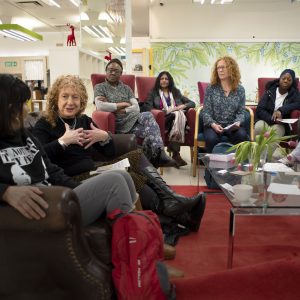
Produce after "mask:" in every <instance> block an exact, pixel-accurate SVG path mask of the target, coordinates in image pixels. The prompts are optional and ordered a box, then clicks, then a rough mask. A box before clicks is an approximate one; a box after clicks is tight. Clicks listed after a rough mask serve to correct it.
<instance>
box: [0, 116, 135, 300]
mask: <svg viewBox="0 0 300 300" xmlns="http://www.w3.org/2000/svg"><path fill="white" fill-rule="evenodd" d="M40 115H41V114H37V113H30V114H29V116H28V117H27V118H26V120H25V126H26V127H27V128H29V129H30V127H32V126H34V124H35V122H36V121H37V119H38V117H40ZM112 138H113V139H114V142H115V144H116V150H117V153H116V156H120V155H122V154H124V153H127V152H129V151H131V150H134V149H136V139H135V136H134V135H133V134H115V135H113V136H112ZM94 159H97V160H103V157H100V156H99V155H97V154H96V153H95V155H94ZM41 189H42V190H43V198H44V199H45V200H46V201H47V202H48V203H49V208H48V210H47V217H46V218H45V219H43V220H40V221H35V220H28V219H26V218H25V217H23V216H22V215H21V214H19V213H18V212H17V211H16V210H15V209H14V208H12V207H10V206H1V204H0V220H1V222H0V245H1V247H0V277H1V280H0V299H3V300H5V299H7V300H8V299H24V300H25V299H30V300H40V299H43V300H48V299H49V300H53V299H55V300H68V299H70V300H82V299H86V300H96V299H97V300H99V299H103V300H104V299H105V300H106V299H107V300H110V299H112V295H113V286H112V279H111V268H112V265H111V230H110V226H109V225H108V224H107V223H106V222H105V220H104V219H103V218H102V219H101V216H99V220H98V221H97V222H95V223H94V224H92V225H89V226H87V227H83V226H82V224H81V212H80V207H79V204H78V201H77V198H76V195H75V194H74V193H73V191H72V190H71V189H68V188H65V187H58V186H51V187H41Z"/></svg>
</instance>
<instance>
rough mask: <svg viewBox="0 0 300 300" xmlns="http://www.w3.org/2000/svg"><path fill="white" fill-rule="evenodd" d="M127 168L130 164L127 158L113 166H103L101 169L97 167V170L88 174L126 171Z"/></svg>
mask: <svg viewBox="0 0 300 300" xmlns="http://www.w3.org/2000/svg"><path fill="white" fill-rule="evenodd" d="M128 167H130V163H129V160H128V158H124V159H122V160H120V161H118V162H116V163H114V164H111V165H105V166H102V167H99V168H98V169H97V170H95V171H91V172H90V174H91V175H93V174H100V173H102V172H104V171H108V170H126V169H127V168H128Z"/></svg>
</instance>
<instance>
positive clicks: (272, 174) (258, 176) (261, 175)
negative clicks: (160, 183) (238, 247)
mask: <svg viewBox="0 0 300 300" xmlns="http://www.w3.org/2000/svg"><path fill="white" fill-rule="evenodd" d="M199 159H201V160H202V162H203V163H204V165H205V168H206V169H207V170H208V171H209V172H210V174H211V175H212V177H213V179H214V180H215V181H216V183H217V184H218V185H219V186H220V188H221V189H222V191H223V192H224V194H225V195H226V197H227V199H228V200H229V202H230V204H231V208H230V220H229V244H228V260H227V267H228V268H232V263H233V254H234V236H235V231H236V218H237V217H239V216H290V215H293V216H295V215H299V216H300V170H299V167H300V165H298V166H296V167H295V169H291V170H286V171H283V170H280V171H279V172H278V171H273V170H269V171H262V170H261V171H259V172H249V171H248V170H247V165H243V166H239V170H237V166H236V165H234V163H233V162H230V161H228V162H224V161H213V160H210V157H209V156H208V155H206V154H200V155H199ZM198 172H200V168H199V169H198ZM198 176H199V173H198ZM236 184H248V185H252V186H253V193H252V195H251V197H250V198H249V199H248V200H246V201H243V202H241V201H238V200H236V199H235V197H234V193H233V190H232V186H234V185H236Z"/></svg>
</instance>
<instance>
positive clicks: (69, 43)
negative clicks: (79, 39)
mask: <svg viewBox="0 0 300 300" xmlns="http://www.w3.org/2000/svg"><path fill="white" fill-rule="evenodd" d="M67 26H69V27H70V29H71V31H72V33H71V34H69V35H68V40H67V46H76V39H75V34H74V29H75V27H74V26H73V25H70V24H67Z"/></svg>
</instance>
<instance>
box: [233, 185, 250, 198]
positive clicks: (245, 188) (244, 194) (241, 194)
mask: <svg viewBox="0 0 300 300" xmlns="http://www.w3.org/2000/svg"><path fill="white" fill-rule="evenodd" d="M232 188H233V192H234V197H235V199H236V200H238V201H247V200H249V198H250V197H251V195H252V192H253V186H251V185H248V184H236V185H234V186H233V187H232Z"/></svg>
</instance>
